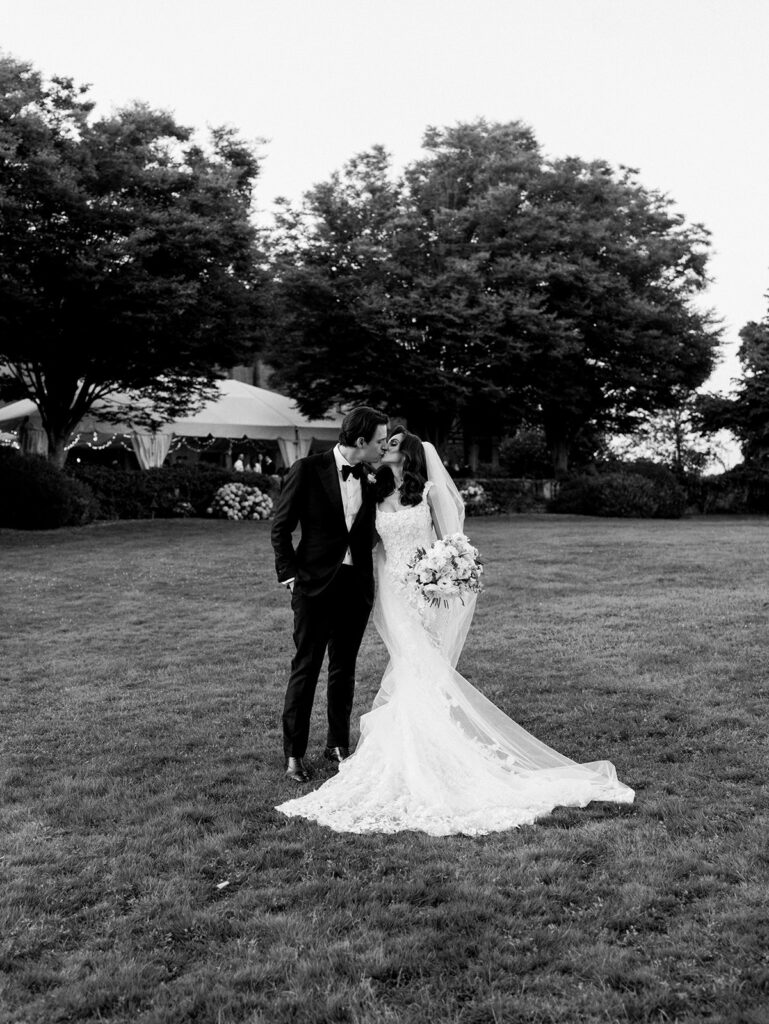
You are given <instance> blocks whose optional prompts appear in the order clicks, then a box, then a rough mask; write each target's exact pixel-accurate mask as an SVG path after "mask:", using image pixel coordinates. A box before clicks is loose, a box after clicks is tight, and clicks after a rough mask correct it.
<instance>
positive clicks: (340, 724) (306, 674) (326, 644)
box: [283, 565, 371, 757]
mask: <svg viewBox="0 0 769 1024" xmlns="http://www.w3.org/2000/svg"><path fill="white" fill-rule="evenodd" d="M291 605H292V608H293V610H294V644H295V646H296V654H295V655H294V657H293V660H292V661H291V675H290V677H289V681H288V687H287V689H286V700H285V704H284V707H283V752H284V754H285V756H286V757H304V755H305V753H306V752H307V743H308V740H309V736H310V715H311V713H312V705H313V699H314V697H315V688H316V686H317V684H318V676H319V675H320V670H321V666H322V664H323V657H324V655H325V653H326V650H328V732H327V735H326V746H329V747H349V745H350V715H351V713H352V702H353V695H354V693H355V662H356V659H357V657H358V650H359V649H360V645H361V641H362V640H363V634H364V632H365V630H366V623H367V622H368V618H369V615H370V614H371V600H370V598H369V596H368V595H367V594H366V590H365V588H364V586H363V585H362V584H361V580H360V576H359V573H358V571H357V570H356V569H355V567H354V566H351V565H343V566H340V568H339V571H338V572H337V574H336V576H335V577H334V579H333V580H332V582H331V583H330V584H329V585H328V587H326V589H325V590H324V591H323V592H322V593H321V594H318V595H317V596H316V597H307V596H306V595H305V594H303V593H302V592H301V589H295V590H294V593H293V595H292V601H291Z"/></svg>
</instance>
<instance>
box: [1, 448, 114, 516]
mask: <svg viewBox="0 0 769 1024" xmlns="http://www.w3.org/2000/svg"><path fill="white" fill-rule="evenodd" d="M98 515H99V503H98V501H97V500H96V498H95V497H94V494H93V491H91V489H90V488H89V487H87V486H86V485H85V484H83V483H81V482H80V481H79V480H73V479H72V478H71V477H70V476H69V475H68V474H67V473H65V472H63V470H61V469H59V468H58V467H57V466H55V465H54V464H53V463H52V462H49V461H48V460H47V459H44V458H42V457H41V456H39V455H20V454H19V453H18V452H16V451H14V450H13V449H0V526H10V527H12V528H13V529H16V530H54V529H56V528H57V527H60V526H81V525H82V524H83V523H89V522H91V520H93V519H95V518H97V516H98Z"/></svg>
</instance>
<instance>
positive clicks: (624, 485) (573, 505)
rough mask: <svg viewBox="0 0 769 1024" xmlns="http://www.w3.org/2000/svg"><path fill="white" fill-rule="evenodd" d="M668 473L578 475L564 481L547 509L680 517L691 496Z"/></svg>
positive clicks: (591, 513) (583, 514)
mask: <svg viewBox="0 0 769 1024" xmlns="http://www.w3.org/2000/svg"><path fill="white" fill-rule="evenodd" d="M669 477H670V478H669V479H665V478H657V479H653V478H650V477H649V476H647V475H642V474H641V473H636V472H614V473H594V474H589V475H584V476H578V477H575V478H573V479H571V480H567V481H565V482H564V483H563V484H562V485H561V487H560V489H559V491H558V494H557V495H556V497H555V498H553V500H552V501H551V502H550V503H549V505H548V510H549V511H550V512H561V513H571V514H573V515H582V516H611V517H617V518H629V517H633V518H641V519H679V518H680V517H681V516H682V515H683V514H684V512H685V511H686V507H687V503H688V498H687V494H686V491H685V490H684V488H683V487H681V486H680V485H679V484H678V483H677V482H676V480H675V478H674V477H673V475H672V474H669Z"/></svg>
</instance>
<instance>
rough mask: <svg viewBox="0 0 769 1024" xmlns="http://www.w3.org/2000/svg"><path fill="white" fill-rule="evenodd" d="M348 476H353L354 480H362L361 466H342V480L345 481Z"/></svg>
mask: <svg viewBox="0 0 769 1024" xmlns="http://www.w3.org/2000/svg"><path fill="white" fill-rule="evenodd" d="M348 476H354V477H355V479H356V480H362V479H363V466H361V464H360V463H358V464H357V465H355V466H342V479H343V480H346V479H347V477H348Z"/></svg>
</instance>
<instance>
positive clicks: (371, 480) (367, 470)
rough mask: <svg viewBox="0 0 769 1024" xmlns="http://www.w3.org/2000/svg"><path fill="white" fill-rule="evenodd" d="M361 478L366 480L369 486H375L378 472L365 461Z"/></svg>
mask: <svg viewBox="0 0 769 1024" xmlns="http://www.w3.org/2000/svg"><path fill="white" fill-rule="evenodd" d="M361 480H365V481H366V483H367V484H368V485H369V487H373V486H374V484H375V483H376V473H375V472H374V470H373V468H372V467H371V466H370V465H369V464H368V462H364V463H363V476H362V477H361Z"/></svg>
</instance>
